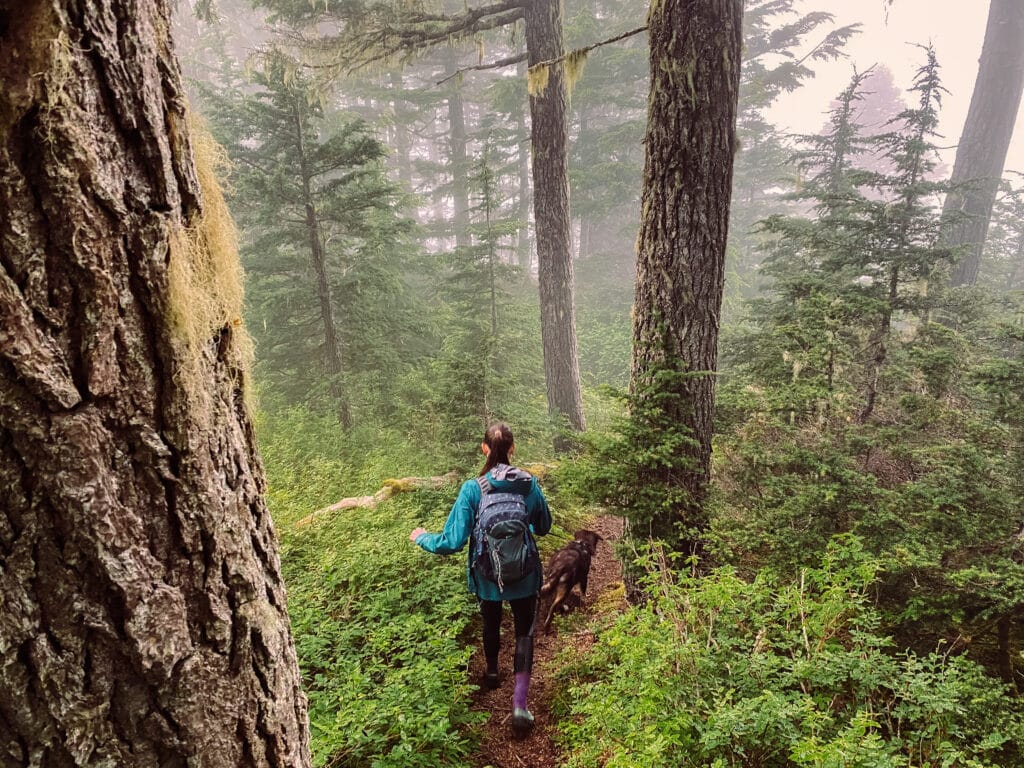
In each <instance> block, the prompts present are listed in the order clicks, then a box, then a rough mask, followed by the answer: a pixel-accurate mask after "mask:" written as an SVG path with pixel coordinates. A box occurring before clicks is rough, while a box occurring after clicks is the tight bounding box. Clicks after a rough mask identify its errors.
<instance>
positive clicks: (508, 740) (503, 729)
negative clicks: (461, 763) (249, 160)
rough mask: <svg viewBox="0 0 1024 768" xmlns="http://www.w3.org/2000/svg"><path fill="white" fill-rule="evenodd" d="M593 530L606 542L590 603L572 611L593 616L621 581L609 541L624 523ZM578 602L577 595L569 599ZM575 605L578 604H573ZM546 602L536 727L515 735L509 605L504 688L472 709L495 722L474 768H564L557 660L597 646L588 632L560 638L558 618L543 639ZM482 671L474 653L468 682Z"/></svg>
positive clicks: (533, 701) (595, 524) (533, 695)
mask: <svg viewBox="0 0 1024 768" xmlns="http://www.w3.org/2000/svg"><path fill="white" fill-rule="evenodd" d="M589 527H590V529H591V530H593V531H596V532H597V533H599V534H600V535H601V537H602V538H603V539H604V541H603V542H601V543H600V544H599V545H598V548H597V552H596V553H595V555H594V559H593V561H592V562H591V565H590V580H589V584H588V586H587V598H586V602H585V603H584V604H583V606H582V608H581V607H579V606H578V605H577V607H575V608H574V609H573V610H574V611H577V612H578V611H583V612H584V614H590V613H591V611H592V609H593V606H594V603H595V601H596V600H597V599H598V598H599V597H600V596H601V595H602V594H603V593H604V592H605V591H606V590H608V589H609V588H615V587H616V586H618V584H619V583H620V582H621V581H622V569H621V568H620V566H619V562H618V560H616V559H615V555H614V553H613V552H612V546H611V542H613V541H615V540H616V539H618V538H619V537H620V536H621V535H622V520H621V518H617V517H611V516H603V517H598V518H595V519H594V520H593V521H592V522H591V524H590V526H589ZM576 597H578V590H574V591H573V593H572V596H571V597H570V600H572V599H573V598H576ZM575 604H576V603H575V601H574V605H575ZM547 605H548V601H547V600H543V601H542V603H541V607H540V615H539V616H538V618H537V630H536V637H535V640H534V651H533V678H532V680H531V683H530V711H531V712H532V713H533V716H534V718H535V719H536V723H535V725H534V727H533V730H532V731H530V733H529V734H528V735H526V736H517V735H516V734H514V733H513V732H512V728H511V726H510V725H509V718H510V716H511V713H512V686H513V678H512V651H513V644H514V642H515V638H514V637H513V634H514V633H513V630H512V618H511V612H510V611H509V610H508V607H507V606H506V607H505V609H504V613H503V619H502V624H501V656H500V657H499V658H500V665H501V674H502V682H501V687H500V688H498V689H496V690H493V691H491V690H486V689H483V688H481V689H480V690H479V691H478V692H477V693H476V695H475V697H474V702H473V709H474V710H479V711H484V712H490V713H491V719H490V720H489V721H488V722H487V723H486V724H485V725H484V727H483V735H482V740H481V744H480V750H479V752H478V754H477V755H476V757H475V758H474V760H473V766H475V768H488V767H489V768H556V767H557V766H558V765H560V764H561V752H560V750H559V749H558V747H557V745H556V744H555V742H554V740H553V736H554V733H555V724H554V721H553V717H552V714H551V707H550V700H551V695H552V691H551V682H550V678H551V676H552V674H553V672H554V668H553V664H554V658H555V656H556V655H558V653H559V652H560V651H561V650H562V649H564V648H565V647H567V646H570V645H572V646H575V647H578V648H580V649H581V650H582V649H583V648H586V647H587V646H589V645H590V644H591V643H592V642H593V639H594V638H593V636H592V635H591V634H590V633H589V632H584V633H572V632H569V631H566V630H564V629H563V630H562V632H561V633H559V631H558V629H557V627H558V623H559V622H558V618H557V617H556V618H555V620H554V621H553V622H552V629H551V633H550V634H545V633H544V630H543V629H542V628H541V626H540V624H541V622H542V621H543V619H544V616H545V611H546V610H547ZM483 672H484V659H483V653H475V654H474V655H473V661H472V663H471V664H470V679H471V680H472V681H474V682H476V681H479V680H480V679H481V677H482V676H483Z"/></svg>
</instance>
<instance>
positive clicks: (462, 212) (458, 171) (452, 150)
mask: <svg viewBox="0 0 1024 768" xmlns="http://www.w3.org/2000/svg"><path fill="white" fill-rule="evenodd" d="M458 68H459V59H458V55H457V54H456V53H455V52H454V51H452V52H451V53H450V54H449V56H448V61H447V69H448V72H449V74H451V73H454V72H456V71H457V70H458ZM448 152H449V166H450V168H451V173H452V205H453V206H454V215H453V218H452V226H453V228H454V229H455V247H456V248H468V247H469V246H470V244H471V240H472V238H470V235H469V173H468V171H469V168H468V163H467V162H466V112H465V105H464V104H463V101H462V84H461V82H460V79H459V78H458V77H454V78H452V80H451V81H450V85H449V90H448Z"/></svg>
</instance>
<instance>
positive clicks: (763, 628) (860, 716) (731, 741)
mask: <svg viewBox="0 0 1024 768" xmlns="http://www.w3.org/2000/svg"><path fill="white" fill-rule="evenodd" d="M876 571H877V564H876V563H875V562H873V561H872V560H871V559H870V558H869V557H867V556H866V555H865V554H864V553H863V550H862V549H861V547H860V545H859V543H858V542H857V540H856V539H852V538H847V537H842V538H840V539H838V540H837V541H836V542H834V543H833V545H832V546H830V548H829V550H828V552H827V553H826V555H825V556H824V558H823V560H822V564H821V566H820V567H818V568H814V569H807V570H805V571H803V573H802V576H801V577H800V578H799V579H798V580H797V581H795V582H794V581H791V580H786V579H783V578H780V577H777V576H774V575H772V573H771V572H769V571H767V570H766V571H762V572H761V573H760V574H759V575H758V576H757V577H756V578H755V579H754V580H753V581H752V582H747V581H744V580H742V579H740V578H738V577H737V575H736V574H735V573H734V572H733V571H731V570H730V569H720V570H718V571H716V572H714V573H713V574H712V575H710V576H708V577H706V578H703V579H699V580H691V579H688V578H680V579H679V580H678V581H675V582H670V581H667V580H666V579H665V578H664V577H652V580H651V582H650V584H649V588H650V590H651V593H652V594H653V595H654V596H653V597H652V599H651V600H650V601H649V602H648V603H647V604H646V605H644V606H640V607H634V608H632V609H630V610H628V611H627V612H626V613H624V614H622V615H621V616H620V617H618V618H617V619H616V620H614V622H612V623H611V624H610V625H609V626H608V627H607V628H605V629H604V630H602V631H600V633H599V636H598V642H597V643H596V645H595V646H594V648H593V651H592V652H591V653H590V654H588V655H586V656H585V657H583V658H570V657H566V658H565V659H564V660H563V661H564V663H565V667H564V669H563V672H562V674H561V687H562V691H561V693H560V695H559V700H558V706H557V709H558V711H559V714H560V715H561V716H562V718H563V724H562V727H561V731H562V741H563V745H564V747H565V750H566V753H567V754H568V755H571V757H570V758H569V759H568V762H567V765H568V766H572V767H574V768H584V767H586V768H589V767H590V766H602V767H604V768H622V767H624V766H630V768H647V767H648V766H649V767H650V768H662V767H663V766H666V765H673V766H694V767H696V766H702V767H703V766H707V767H709V768H712V767H713V768H724V767H725V766H763V767H766V768H767V767H769V766H780V767H781V766H815V767H820V768H831V767H835V768H840V767H842V768H853V767H855V766H863V767H864V768H869V767H870V768H896V767H897V766H915V767H918V766H920V767H921V768H932V767H934V768H938V767H939V766H965V767H966V766H969V767H971V768H980V767H982V766H1009V765H1020V764H1021V757H1022V756H1021V752H1020V746H1019V745H1020V744H1022V743H1024V708H1022V707H1021V705H1020V702H1019V701H1016V700H1015V699H1013V698H1012V697H1010V696H1008V695H1007V691H1006V690H1005V688H1004V686H1002V685H1000V684H999V683H998V681H996V680H994V679H993V678H991V677H988V676H987V675H985V674H984V672H983V670H982V669H981V668H980V667H979V666H978V665H976V664H975V663H973V662H971V661H969V660H968V659H966V658H964V657H955V656H950V655H940V654H930V655H927V656H916V655H914V654H912V653H897V652H896V651H895V649H894V647H893V645H892V642H891V641H890V640H889V639H888V638H886V637H885V636H884V635H883V634H882V632H881V630H880V619H879V615H878V612H877V610H876V609H875V608H874V606H873V605H872V604H871V603H870V601H869V599H868V590H869V587H870V585H871V584H872V583H873V581H874V579H875V576H876Z"/></svg>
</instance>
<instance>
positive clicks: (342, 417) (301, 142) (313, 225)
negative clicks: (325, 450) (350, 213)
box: [292, 104, 352, 429]
mask: <svg viewBox="0 0 1024 768" xmlns="http://www.w3.org/2000/svg"><path fill="white" fill-rule="evenodd" d="M292 114H293V116H294V122H295V141H296V142H297V144H298V148H299V174H300V175H301V176H302V195H303V204H304V206H305V209H306V234H307V236H308V237H309V256H310V261H311V262H312V264H313V273H314V274H315V275H316V298H317V302H318V303H319V305H320V322H321V323H322V324H323V327H324V370H325V371H326V373H327V378H328V385H329V387H330V392H331V397H332V398H333V399H334V402H335V403H337V405H338V421H339V422H340V423H341V426H342V427H343V428H344V429H351V427H352V409H351V407H350V406H349V402H348V396H347V395H346V393H345V390H344V387H343V386H342V383H341V377H342V373H343V372H344V366H343V365H342V362H341V344H340V342H339V340H338V326H337V323H335V322H334V303H333V299H332V297H331V284H330V282H329V281H328V279H327V257H326V255H325V254H324V239H323V233H322V232H321V228H320V217H319V215H318V214H317V210H316V201H315V200H314V199H313V189H312V182H311V178H310V171H309V163H308V162H307V159H306V157H307V156H306V137H305V131H304V130H303V125H302V113H301V106H300V105H299V104H295V105H294V108H293V110H292Z"/></svg>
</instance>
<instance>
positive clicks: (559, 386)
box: [261, 0, 585, 431]
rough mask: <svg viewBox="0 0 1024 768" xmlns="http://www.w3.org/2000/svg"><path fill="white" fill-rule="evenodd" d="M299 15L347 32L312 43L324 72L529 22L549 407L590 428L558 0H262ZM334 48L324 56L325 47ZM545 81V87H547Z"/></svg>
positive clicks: (535, 201)
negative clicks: (461, 3) (450, 1)
mask: <svg viewBox="0 0 1024 768" xmlns="http://www.w3.org/2000/svg"><path fill="white" fill-rule="evenodd" d="M261 2H262V3H263V4H264V5H266V6H268V7H269V8H271V9H272V10H274V11H276V12H277V13H279V14H280V15H281V16H285V17H287V18H289V19H291V20H293V21H296V22H301V23H306V24H309V23H311V22H315V21H317V20H319V21H330V22H334V23H335V24H336V25H337V27H338V28H339V29H340V32H339V34H338V35H337V37H336V38H335V39H332V40H324V39H320V38H318V39H317V40H315V41H310V43H311V45H310V46H309V47H310V48H311V49H312V52H313V53H312V55H314V56H318V57H319V58H318V63H319V65H320V67H321V68H322V70H323V69H328V70H329V69H330V68H332V66H333V67H334V68H337V69H338V70H339V71H340V72H347V71H351V70H352V69H355V68H358V67H361V66H366V65H369V64H375V63H378V62H381V61H386V60H390V59H393V58H397V57H408V56H410V55H411V54H413V53H419V52H422V51H424V50H426V49H429V48H433V47H435V46H437V45H440V44H447V43H449V42H450V41H451V40H453V39H459V38H466V37H469V36H472V35H476V34H479V33H481V32H485V31H488V30H493V29H500V28H504V27H507V26H511V25H515V24H516V23H517V22H519V21H521V20H522V21H523V22H524V26H525V37H526V55H525V58H526V59H527V61H528V63H529V64H530V66H531V67H537V70H536V76H537V79H536V81H535V85H536V87H535V88H533V89H531V90H532V93H531V96H530V117H531V142H532V151H533V165H532V170H533V187H534V189H533V210H534V228H535V232H536V243H537V262H538V277H539V282H540V301H541V336H542V338H543V342H544V371H545V376H546V379H547V394H548V405H549V410H550V411H551V413H552V415H554V416H556V417H559V418H564V419H565V420H566V421H567V422H568V424H569V426H570V427H571V428H573V429H575V430H580V431H581V430H583V429H584V427H585V421H584V418H583V400H582V393H581V388H580V375H579V358H578V351H577V343H576V321H575V298H574V288H573V268H572V233H571V226H572V220H571V218H570V214H569V183H568V163H567V160H566V147H567V144H568V130H567V118H566V84H565V77H564V73H563V70H564V65H563V64H562V63H561V62H560V61H559V62H558V63H553V64H551V65H550V66H544V67H538V66H537V65H540V64H542V63H544V62H552V61H554V60H556V59H560V57H561V56H562V54H563V40H562V5H561V1H560V0H499V1H498V2H494V3H491V4H488V5H482V6H477V7H472V8H465V9H463V10H461V11H459V12H456V13H451V14H446V13H429V12H426V11H422V10H418V9H413V10H410V9H409V7H408V6H407V5H405V4H404V3H392V2H371V3H363V2H357V3H347V2H346V3H335V2H326V3H324V4H322V5H321V4H320V3H315V4H309V3H308V2H305V0H261ZM325 48H329V49H331V50H332V51H333V54H332V55H331V57H329V60H328V61H327V62H325V61H323V51H324V50H325ZM523 58H524V56H523V55H521V54H517V55H513V56H510V57H507V58H504V59H501V60H499V61H496V62H493V63H492V64H489V65H486V66H488V67H498V66H511V65H513V64H517V63H519V62H520V61H522V60H523ZM542 83H543V84H544V85H545V87H541V84H542Z"/></svg>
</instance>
